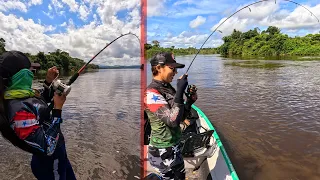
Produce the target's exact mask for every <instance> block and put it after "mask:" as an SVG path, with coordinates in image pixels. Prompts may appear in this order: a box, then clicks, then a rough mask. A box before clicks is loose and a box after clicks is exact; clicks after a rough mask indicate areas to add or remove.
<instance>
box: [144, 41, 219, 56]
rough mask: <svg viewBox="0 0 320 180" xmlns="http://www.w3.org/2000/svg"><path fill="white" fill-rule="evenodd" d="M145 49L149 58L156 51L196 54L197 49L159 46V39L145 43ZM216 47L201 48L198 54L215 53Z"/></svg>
mask: <svg viewBox="0 0 320 180" xmlns="http://www.w3.org/2000/svg"><path fill="white" fill-rule="evenodd" d="M144 48H145V51H146V53H147V58H151V57H152V56H153V55H154V54H156V53H158V52H164V51H165V52H173V53H174V54H175V55H176V56H177V55H190V54H196V53H197V52H198V50H199V49H196V48H194V47H189V48H175V46H171V47H168V48H165V47H161V46H160V43H159V41H157V40H154V41H152V44H148V43H147V44H145V46H144ZM216 53H217V48H203V49H201V51H200V53H199V54H216Z"/></svg>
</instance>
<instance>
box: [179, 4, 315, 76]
mask: <svg viewBox="0 0 320 180" xmlns="http://www.w3.org/2000/svg"><path fill="white" fill-rule="evenodd" d="M267 1H274V2H275V4H276V3H277V0H260V1H256V2H253V3H251V4H249V5H246V6H244V7H242V8H241V9H239V10H238V11H236V12H234V13H233V14H231V15H230V16H229V17H228V18H226V19H225V20H224V21H223V22H221V23H220V24H219V25H218V26H217V27H216V28H215V29H214V31H213V32H212V33H211V34H210V35H209V36H208V38H207V39H206V40H205V41H204V43H203V44H202V45H201V47H200V49H199V50H198V52H197V53H196V55H195V56H194V58H193V59H192V61H191V63H190V65H189V67H188V69H187V71H186V73H185V74H187V73H188V71H189V69H190V67H191V65H192V63H193V61H194V60H195V59H196V57H197V55H198V54H199V52H200V50H201V49H202V47H203V46H204V44H205V43H206V42H207V41H208V39H209V38H210V37H211V36H212V35H213V34H214V33H215V32H216V31H217V30H218V28H219V27H220V26H222V25H223V24H224V23H225V22H226V21H227V20H229V19H230V18H231V17H232V16H234V15H235V14H237V13H238V12H240V11H242V10H243V9H246V8H249V11H250V12H251V9H250V6H252V5H255V4H258V3H262V2H267ZM283 1H288V2H291V3H294V4H296V5H298V6H301V7H303V8H304V9H306V10H307V11H309V12H310V14H311V16H314V17H315V18H316V19H317V20H318V23H319V24H320V20H319V18H318V17H317V16H316V15H315V14H314V13H313V12H311V11H310V10H309V9H308V8H306V7H305V6H303V5H301V4H299V3H297V2H294V1H291V0H283ZM218 31H219V32H221V31H220V30H218ZM221 33H222V32H221Z"/></svg>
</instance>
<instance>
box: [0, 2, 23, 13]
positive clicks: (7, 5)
mask: <svg viewBox="0 0 320 180" xmlns="http://www.w3.org/2000/svg"><path fill="white" fill-rule="evenodd" d="M11 9H16V10H20V11H22V12H27V6H26V5H25V4H24V3H23V2H20V1H18V0H10V1H0V11H4V12H6V11H9V10H11Z"/></svg>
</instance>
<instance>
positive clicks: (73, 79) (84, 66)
mask: <svg viewBox="0 0 320 180" xmlns="http://www.w3.org/2000/svg"><path fill="white" fill-rule="evenodd" d="M126 35H133V36H135V37H136V38H137V39H138V41H139V42H140V49H141V41H140V38H139V37H138V36H137V35H136V34H134V33H131V32H128V33H126V34H121V35H120V36H118V37H117V38H115V39H114V40H112V41H111V42H110V43H108V44H107V45H106V46H105V47H104V48H102V49H101V50H100V51H99V52H98V53H97V54H96V55H94V56H93V57H92V58H91V59H90V60H89V61H88V62H87V63H86V64H85V65H83V66H82V67H81V68H80V69H79V71H78V72H76V73H75V74H74V75H73V76H72V77H71V78H70V79H69V82H68V83H67V85H68V86H70V85H71V84H72V83H73V82H74V81H75V80H76V79H77V78H78V77H79V75H80V73H81V72H82V71H83V70H84V69H85V68H86V67H87V66H88V65H89V64H90V62H91V61H92V60H94V59H95V58H96V57H97V56H98V55H99V54H100V53H101V52H102V51H103V50H105V49H106V48H107V47H108V46H110V45H111V44H112V43H113V42H115V41H116V40H118V39H120V38H121V37H123V36H126Z"/></svg>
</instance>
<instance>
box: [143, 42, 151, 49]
mask: <svg viewBox="0 0 320 180" xmlns="http://www.w3.org/2000/svg"><path fill="white" fill-rule="evenodd" d="M151 48H152V45H151V44H148V43H146V44H145V45H144V49H145V50H148V49H151Z"/></svg>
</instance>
